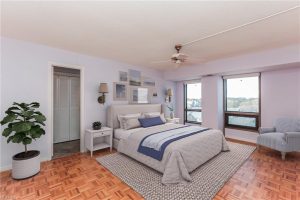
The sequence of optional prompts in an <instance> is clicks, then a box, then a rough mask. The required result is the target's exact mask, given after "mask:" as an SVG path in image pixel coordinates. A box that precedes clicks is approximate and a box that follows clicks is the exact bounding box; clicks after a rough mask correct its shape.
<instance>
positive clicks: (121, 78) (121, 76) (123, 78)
mask: <svg viewBox="0 0 300 200" xmlns="http://www.w3.org/2000/svg"><path fill="white" fill-rule="evenodd" d="M119 81H122V82H127V81H128V75H127V72H123V71H119Z"/></svg>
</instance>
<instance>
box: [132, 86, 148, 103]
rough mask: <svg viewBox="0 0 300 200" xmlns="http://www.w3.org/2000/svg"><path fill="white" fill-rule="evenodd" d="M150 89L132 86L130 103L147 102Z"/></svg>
mask: <svg viewBox="0 0 300 200" xmlns="http://www.w3.org/2000/svg"><path fill="white" fill-rule="evenodd" d="M149 99H150V98H149V89H148V88H145V87H131V88H130V103H131V104H147V103H150V100H149Z"/></svg>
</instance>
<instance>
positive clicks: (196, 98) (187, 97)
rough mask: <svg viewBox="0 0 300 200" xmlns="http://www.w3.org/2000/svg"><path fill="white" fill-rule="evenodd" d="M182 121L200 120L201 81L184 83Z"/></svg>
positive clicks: (199, 122)
mask: <svg viewBox="0 0 300 200" xmlns="http://www.w3.org/2000/svg"><path fill="white" fill-rule="evenodd" d="M184 122H185V123H196V124H201V122H202V103H201V83H187V84H185V85H184Z"/></svg>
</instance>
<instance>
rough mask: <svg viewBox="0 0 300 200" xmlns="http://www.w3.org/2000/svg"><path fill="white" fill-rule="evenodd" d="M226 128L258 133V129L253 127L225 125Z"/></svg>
mask: <svg viewBox="0 0 300 200" xmlns="http://www.w3.org/2000/svg"><path fill="white" fill-rule="evenodd" d="M225 128H228V129H235V130H241V131H247V132H252V133H258V130H256V129H251V128H242V127H235V126H225Z"/></svg>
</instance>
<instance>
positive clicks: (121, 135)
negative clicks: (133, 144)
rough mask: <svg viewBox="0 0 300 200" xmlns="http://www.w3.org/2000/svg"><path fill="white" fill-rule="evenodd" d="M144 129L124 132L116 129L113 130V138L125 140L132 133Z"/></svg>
mask: <svg viewBox="0 0 300 200" xmlns="http://www.w3.org/2000/svg"><path fill="white" fill-rule="evenodd" d="M142 129H144V128H142V127H141V128H134V129H129V130H125V129H122V128H118V129H115V130H114V138H117V139H119V140H120V139H127V138H128V137H129V136H130V135H131V133H134V132H137V131H140V130H142Z"/></svg>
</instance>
